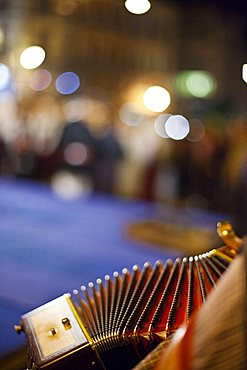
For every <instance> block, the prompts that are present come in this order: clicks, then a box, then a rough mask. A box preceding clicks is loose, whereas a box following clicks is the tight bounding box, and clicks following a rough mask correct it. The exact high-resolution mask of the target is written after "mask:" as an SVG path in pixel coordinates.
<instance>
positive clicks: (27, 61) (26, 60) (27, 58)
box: [20, 46, 45, 69]
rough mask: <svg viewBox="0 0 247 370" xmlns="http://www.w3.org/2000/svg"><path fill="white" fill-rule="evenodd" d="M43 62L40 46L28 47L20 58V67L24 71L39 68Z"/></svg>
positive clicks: (43, 54)
mask: <svg viewBox="0 0 247 370" xmlns="http://www.w3.org/2000/svg"><path fill="white" fill-rule="evenodd" d="M44 60H45V51H44V49H43V48H42V47H41V46H30V47H28V48H26V49H25V50H24V51H23V52H22V53H21V56H20V65H21V66H22V67H23V68H25V69H34V68H37V67H39V66H40V65H41V64H42V63H43V61H44Z"/></svg>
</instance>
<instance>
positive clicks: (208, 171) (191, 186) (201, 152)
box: [177, 126, 225, 210]
mask: <svg viewBox="0 0 247 370" xmlns="http://www.w3.org/2000/svg"><path fill="white" fill-rule="evenodd" d="M224 155H225V147H224V142H223V138H222V137H221V136H220V133H218V132H217V130H216V129H212V128H211V127H209V126H208V127H207V129H206V133H205V135H204V136H203V138H202V139H201V140H200V141H198V142H188V141H184V143H182V144H181V145H180V150H179V151H178V152H177V163H178V167H179V178H180V190H179V194H180V196H181V197H182V198H183V199H186V198H189V197H191V196H193V195H199V196H201V199H205V204H206V203H207V205H208V207H209V208H210V209H213V210H216V209H218V208H219V203H220V199H219V198H220V196H219V182H220V172H221V166H222V161H223V158H224Z"/></svg>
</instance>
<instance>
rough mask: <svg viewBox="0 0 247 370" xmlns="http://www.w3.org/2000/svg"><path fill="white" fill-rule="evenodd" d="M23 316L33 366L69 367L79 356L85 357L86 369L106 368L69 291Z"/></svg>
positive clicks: (22, 325) (40, 367) (47, 367)
mask: <svg viewBox="0 0 247 370" xmlns="http://www.w3.org/2000/svg"><path fill="white" fill-rule="evenodd" d="M21 319H22V320H21V325H20V327H21V328H22V330H23V331H24V332H25V334H26V336H27V341H28V345H29V346H28V347H29V353H28V357H29V361H28V362H29V364H30V365H29V366H30V368H32V367H33V364H35V368H36V369H43V368H45V369H47V370H48V369H49V370H50V369H58V368H59V369H61V368H62V369H64V370H67V369H69V368H71V363H73V362H75V363H77V362H78V358H79V357H83V361H84V363H85V364H84V367H83V369H84V368H85V369H86V370H90V369H104V367H103V365H102V364H101V361H100V359H99V357H98V355H97V352H96V351H95V350H94V348H93V347H92V345H91V340H90V336H89V334H88V333H87V330H86V328H85V327H84V326H83V324H82V322H81V321H80V318H79V315H78V314H77V312H76V309H75V307H74V305H73V303H72V300H71V298H70V295H69V294H64V295H63V296H61V297H58V298H56V299H54V300H52V301H50V302H49V303H46V304H45V305H43V306H41V307H39V308H37V309H35V310H33V311H31V312H29V313H27V314H25V315H23V316H22V318H21ZM61 364H62V365H61ZM75 369H76V367H75Z"/></svg>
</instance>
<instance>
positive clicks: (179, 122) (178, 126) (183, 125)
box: [165, 114, 190, 140]
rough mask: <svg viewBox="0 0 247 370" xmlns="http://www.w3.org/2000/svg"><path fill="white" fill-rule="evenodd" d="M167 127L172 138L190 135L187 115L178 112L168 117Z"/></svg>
mask: <svg viewBox="0 0 247 370" xmlns="http://www.w3.org/2000/svg"><path fill="white" fill-rule="evenodd" d="M165 129H166V133H167V135H168V136H169V137H170V138H171V139H173V140H182V139H184V138H185V137H186V136H187V135H188V133H189V131H190V125H189V121H188V120H187V119H186V118H185V117H183V116H181V115H179V114H178V115H173V116H171V117H169V118H168V120H167V121H166V123H165Z"/></svg>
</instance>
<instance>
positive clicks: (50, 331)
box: [49, 328, 57, 335]
mask: <svg viewBox="0 0 247 370" xmlns="http://www.w3.org/2000/svg"><path fill="white" fill-rule="evenodd" d="M49 334H50V335H56V334H57V329H56V328H51V329H50V330H49Z"/></svg>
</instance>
